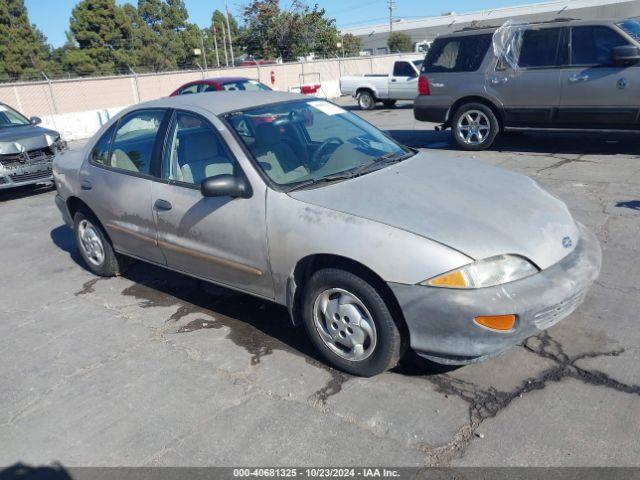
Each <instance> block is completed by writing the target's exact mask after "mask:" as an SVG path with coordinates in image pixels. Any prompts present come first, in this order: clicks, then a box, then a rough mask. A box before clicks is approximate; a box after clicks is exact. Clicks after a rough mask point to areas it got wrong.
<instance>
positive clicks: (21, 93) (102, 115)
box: [0, 55, 417, 140]
mask: <svg viewBox="0 0 640 480" xmlns="http://www.w3.org/2000/svg"><path fill="white" fill-rule="evenodd" d="M397 58H400V55H385V56H381V57H358V58H346V59H332V60H317V61H312V62H304V63H287V64H282V65H268V66H261V67H248V68H246V67H245V68H229V69H219V70H209V71H206V72H205V71H185V72H171V73H158V74H146V75H127V76H121V77H103V78H85V79H75V80H55V81H53V82H51V83H48V82H35V83H15V84H0V102H3V103H6V104H8V105H10V106H11V107H13V108H16V109H17V110H19V111H21V112H22V113H24V114H25V115H26V116H28V117H30V116H39V117H41V118H42V119H43V124H44V125H45V126H47V127H50V128H53V129H55V130H58V131H60V132H61V133H62V134H63V136H64V138H66V139H67V140H76V139H81V138H87V137H90V136H91V135H93V133H95V132H96V131H97V130H98V129H99V128H100V126H101V125H102V124H103V123H104V122H106V121H107V120H108V119H109V118H110V117H111V116H113V115H115V113H117V112H118V111H119V110H121V109H122V108H126V107H128V106H130V105H133V104H136V103H140V102H144V101H148V100H154V99H157V98H160V97H164V96H167V95H169V94H171V92H173V91H174V90H175V89H177V88H178V87H179V86H180V85H182V84H184V83H187V82H190V81H192V80H198V79H201V78H212V77H222V76H243V77H248V78H253V79H256V80H260V81H261V82H263V83H265V84H267V85H271V86H272V87H273V88H274V89H276V90H280V91H298V90H299V87H300V85H301V84H316V83H320V84H321V89H320V91H319V92H318V95H319V96H322V97H327V98H336V97H338V96H340V86H339V80H340V77H341V76H343V75H360V74H364V73H386V72H388V71H389V70H390V69H391V66H392V64H393V62H394V61H395V60H396V59H397ZM403 58H417V57H416V56H415V55H414V56H408V57H406V56H403ZM271 71H273V72H274V73H275V76H276V81H275V83H274V84H273V85H272V84H271Z"/></svg>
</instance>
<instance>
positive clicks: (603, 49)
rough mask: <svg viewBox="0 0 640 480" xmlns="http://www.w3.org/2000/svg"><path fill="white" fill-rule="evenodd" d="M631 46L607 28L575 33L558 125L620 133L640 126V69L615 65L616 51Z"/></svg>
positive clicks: (580, 29)
mask: <svg viewBox="0 0 640 480" xmlns="http://www.w3.org/2000/svg"><path fill="white" fill-rule="evenodd" d="M623 45H629V42H628V41H627V40H626V39H625V38H624V37H623V36H622V35H620V33H618V32H616V31H615V30H613V29H612V28H611V27H608V26H604V25H591V26H580V27H573V28H572V29H571V61H570V66H569V68H567V69H566V70H565V71H564V72H563V75H562V99H561V105H560V111H559V114H558V121H559V122H560V123H561V124H562V126H565V127H577V128H600V129H603V128H604V129H607V128H609V129H617V128H621V129H623V128H630V127H632V126H633V125H634V124H635V125H636V126H637V117H638V111H639V109H640V67H639V66H637V65H634V66H627V67H623V66H615V65H613V62H612V59H613V49H614V48H615V47H618V46H623Z"/></svg>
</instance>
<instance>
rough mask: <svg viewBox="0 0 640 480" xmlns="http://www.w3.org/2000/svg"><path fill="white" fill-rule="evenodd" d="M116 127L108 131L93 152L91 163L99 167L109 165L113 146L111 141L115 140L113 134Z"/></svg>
mask: <svg viewBox="0 0 640 480" xmlns="http://www.w3.org/2000/svg"><path fill="white" fill-rule="evenodd" d="M115 129H116V126H115V125H113V126H111V128H109V130H107V131H106V132H105V133H104V135H102V137H100V140H98V143H96V146H95V147H93V150H92V151H91V162H92V163H95V164H98V165H109V147H110V146H111V139H112V138H113V132H114V130H115Z"/></svg>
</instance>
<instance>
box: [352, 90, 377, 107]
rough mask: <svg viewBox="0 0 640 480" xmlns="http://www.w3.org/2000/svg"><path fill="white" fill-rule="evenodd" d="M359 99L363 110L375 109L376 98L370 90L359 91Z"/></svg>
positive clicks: (359, 104)
mask: <svg viewBox="0 0 640 480" xmlns="http://www.w3.org/2000/svg"><path fill="white" fill-rule="evenodd" d="M357 100H358V106H359V107H360V109H361V110H373V109H374V108H376V99H375V98H374V97H373V93H371V92H370V91H369V90H363V91H361V92H360V93H358V96H357Z"/></svg>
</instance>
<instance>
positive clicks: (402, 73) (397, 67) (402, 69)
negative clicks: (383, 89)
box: [389, 61, 418, 100]
mask: <svg viewBox="0 0 640 480" xmlns="http://www.w3.org/2000/svg"><path fill="white" fill-rule="evenodd" d="M417 92H418V72H417V70H416V69H415V67H414V66H413V65H412V64H411V62H405V61H397V62H396V63H395V64H394V65H393V72H392V74H391V76H390V77H389V98H391V99H392V100H413V99H414V98H415V96H416V93H417Z"/></svg>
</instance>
